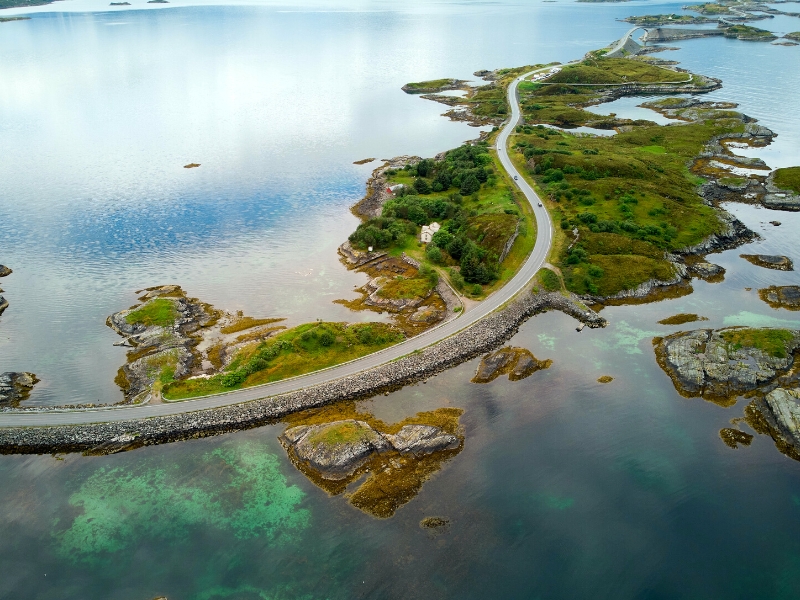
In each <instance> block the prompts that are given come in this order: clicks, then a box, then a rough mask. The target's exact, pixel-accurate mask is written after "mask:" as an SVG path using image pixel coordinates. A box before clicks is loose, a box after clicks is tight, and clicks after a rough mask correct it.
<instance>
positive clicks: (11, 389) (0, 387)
mask: <svg viewBox="0 0 800 600" xmlns="http://www.w3.org/2000/svg"><path fill="white" fill-rule="evenodd" d="M37 383H39V380H38V379H37V378H36V375H34V374H33V373H26V372H24V371H23V372H20V373H15V372H8V373H3V374H2V375H0V407H3V406H12V407H13V406H19V403H20V402H22V401H23V400H25V399H27V398H28V396H29V395H30V393H31V390H32V389H33V386H34V385H36V384H37Z"/></svg>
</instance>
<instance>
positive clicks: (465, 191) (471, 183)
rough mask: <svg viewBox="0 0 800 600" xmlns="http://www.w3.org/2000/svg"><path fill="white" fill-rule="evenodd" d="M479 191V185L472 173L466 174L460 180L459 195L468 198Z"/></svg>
mask: <svg viewBox="0 0 800 600" xmlns="http://www.w3.org/2000/svg"><path fill="white" fill-rule="evenodd" d="M479 189H481V184H480V182H479V181H478V178H477V177H475V174H474V173H470V174H468V175H467V176H466V177H464V178H463V179H462V180H461V195H462V196H469V195H470V194H474V193H475V192H477V191H478V190H479Z"/></svg>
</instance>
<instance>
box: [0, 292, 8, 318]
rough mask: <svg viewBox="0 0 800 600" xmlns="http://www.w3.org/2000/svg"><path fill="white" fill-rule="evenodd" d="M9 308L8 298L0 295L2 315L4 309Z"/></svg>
mask: <svg viewBox="0 0 800 600" xmlns="http://www.w3.org/2000/svg"><path fill="white" fill-rule="evenodd" d="M7 308H8V300H6V299H5V298H3V296H0V315H2V314H3V311H4V310H5V309H7Z"/></svg>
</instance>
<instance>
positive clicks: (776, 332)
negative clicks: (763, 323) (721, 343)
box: [721, 328, 794, 358]
mask: <svg viewBox="0 0 800 600" xmlns="http://www.w3.org/2000/svg"><path fill="white" fill-rule="evenodd" d="M721 335H722V339H723V340H725V341H726V342H727V343H728V344H729V345H730V348H731V350H734V351H736V350H739V349H740V348H757V349H759V350H761V351H762V352H764V353H765V354H768V355H769V356H772V357H775V358H786V356H787V354H788V344H789V342H791V341H792V339H793V338H794V334H793V333H792V332H791V331H789V330H787V329H749V328H742V329H730V330H728V331H723V332H722V334H721Z"/></svg>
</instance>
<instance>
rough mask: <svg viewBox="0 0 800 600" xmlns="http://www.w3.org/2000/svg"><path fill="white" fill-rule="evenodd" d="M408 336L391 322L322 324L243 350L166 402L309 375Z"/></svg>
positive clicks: (173, 387) (171, 386) (171, 392)
mask: <svg viewBox="0 0 800 600" xmlns="http://www.w3.org/2000/svg"><path fill="white" fill-rule="evenodd" d="M402 339H403V334H402V333H401V332H400V331H399V330H398V329H396V328H395V327H393V326H391V325H387V324H385V323H357V324H353V325H348V324H347V323H328V322H316V323H306V324H304V325H300V326H298V327H294V328H292V329H288V330H286V331H284V332H282V333H280V334H278V335H276V336H275V337H274V338H270V339H269V340H267V341H264V342H261V343H254V344H251V345H250V346H246V347H245V348H244V349H242V350H240V351H239V352H238V353H237V354H236V356H235V357H234V359H233V360H232V361H231V363H230V364H229V365H228V366H227V367H226V368H225V369H224V371H223V372H222V373H220V374H218V375H214V376H213V377H210V378H202V379H185V380H181V381H174V382H170V383H167V384H166V385H165V386H164V389H163V395H164V398H165V399H166V400H183V399H186V398H194V397H197V396H205V395H208V394H215V393H219V392H226V391H230V390H235V389H240V388H243V387H249V386H252V385H259V384H262V383H269V382H272V381H278V380H279V379H286V378H288V377H295V376H297V375H303V374H305V373H310V372H312V371H317V370H319V369H324V368H326V367H332V366H334V365H337V364H340V363H343V362H347V361H349V360H353V359H356V358H359V357H361V356H364V355H366V354H370V353H372V352H375V351H377V350H380V349H382V348H386V347H388V346H391V345H392V344H395V343H397V342H399V341H401V340H402Z"/></svg>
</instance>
